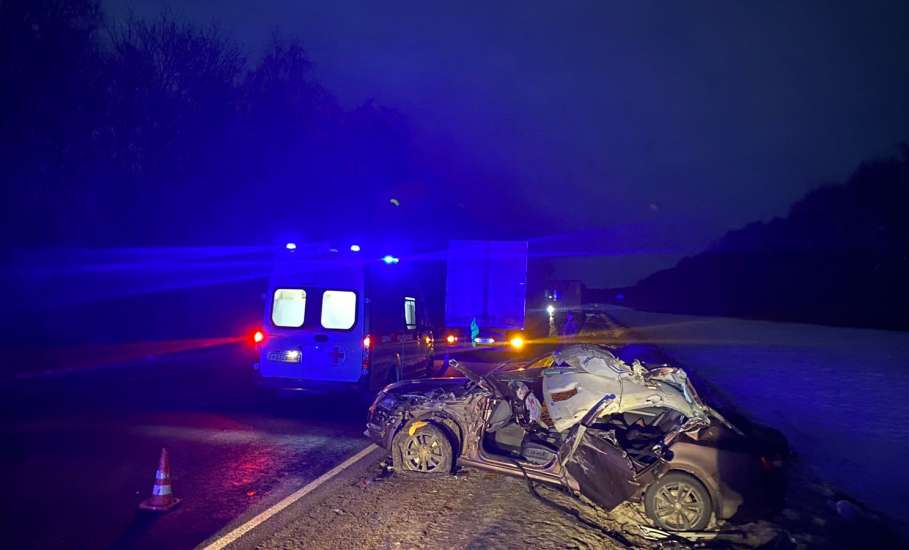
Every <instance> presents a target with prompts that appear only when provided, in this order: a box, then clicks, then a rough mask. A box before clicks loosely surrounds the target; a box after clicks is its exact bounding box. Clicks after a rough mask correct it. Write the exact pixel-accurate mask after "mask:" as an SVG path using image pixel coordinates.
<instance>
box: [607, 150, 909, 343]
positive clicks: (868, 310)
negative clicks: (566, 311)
mask: <svg viewBox="0 0 909 550" xmlns="http://www.w3.org/2000/svg"><path fill="white" fill-rule="evenodd" d="M907 206H909V147H907V145H905V144H903V145H902V146H901V148H900V154H899V156H898V157H893V158H885V159H879V160H874V161H870V162H866V163H864V164H862V165H861V166H860V167H859V168H858V169H857V170H856V171H855V173H853V174H852V176H851V177H850V178H849V180H848V181H847V182H846V183H844V184H840V185H828V186H824V187H821V188H819V189H816V190H814V191H811V192H810V193H808V194H807V195H806V196H805V197H804V198H802V199H801V200H799V201H798V202H796V203H795V204H794V205H793V206H792V208H791V210H790V212H789V215H788V216H786V217H785V218H776V219H774V220H772V221H770V222H767V223H764V222H755V223H751V224H749V225H747V226H745V227H743V228H741V229H738V230H735V231H730V232H729V233H727V234H726V235H724V236H723V237H722V238H721V239H720V240H718V241H716V242H715V243H714V244H713V245H711V246H710V247H709V248H708V249H707V250H705V251H704V252H701V253H700V254H697V255H694V256H691V257H688V258H685V259H683V260H682V261H680V262H679V263H678V265H676V266H675V267H673V268H671V269H666V270H663V271H659V272H657V273H654V274H653V275H650V276H649V277H646V278H645V279H643V280H641V281H640V282H639V283H638V284H637V285H635V286H634V287H631V288H628V289H623V290H622V291H620V292H619V293H620V294H622V295H624V300H623V302H624V303H626V304H628V305H631V306H635V307H640V308H644V309H651V310H656V311H665V312H678V313H694V314H705V315H725V316H736V317H750V318H761V319H774V320H787V321H801V322H811V323H822V324H832V325H845V326H861V327H878V328H888V329H903V330H905V329H909V314H907V311H909V216H907V215H906V208H907ZM611 294H612V295H615V294H616V293H615V292H613V293H611Z"/></svg>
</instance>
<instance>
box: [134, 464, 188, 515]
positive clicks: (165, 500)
mask: <svg viewBox="0 0 909 550" xmlns="http://www.w3.org/2000/svg"><path fill="white" fill-rule="evenodd" d="M177 504H180V499H179V498H177V497H175V496H174V490H173V487H171V485H170V458H169V457H168V455H167V449H161V458H160V460H158V470H157V471H156V472H155V485H154V487H152V496H150V497H149V498H147V499H145V500H143V501H142V503H141V504H139V509H140V510H149V511H152V512H167V511H168V510H170V509H171V508H173V507H174V506H176V505H177Z"/></svg>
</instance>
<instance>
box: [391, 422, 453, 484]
mask: <svg viewBox="0 0 909 550" xmlns="http://www.w3.org/2000/svg"><path fill="white" fill-rule="evenodd" d="M391 448H392V464H393V466H394V470H395V472H397V473H399V474H402V475H405V476H415V477H425V476H442V475H448V474H450V473H451V468H452V464H453V463H454V455H453V453H452V446H451V441H450V440H449V439H448V434H446V433H445V430H444V429H442V428H441V427H439V426H438V425H436V424H433V423H432V422H425V421H413V422H409V423H408V424H406V425H405V426H404V427H403V428H402V429H401V431H399V432H398V433H397V435H395V437H394V440H393V441H392V444H391Z"/></svg>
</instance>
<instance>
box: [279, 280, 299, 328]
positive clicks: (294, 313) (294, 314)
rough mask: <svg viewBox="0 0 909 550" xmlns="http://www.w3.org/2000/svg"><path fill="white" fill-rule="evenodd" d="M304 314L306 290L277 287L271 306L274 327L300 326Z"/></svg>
mask: <svg viewBox="0 0 909 550" xmlns="http://www.w3.org/2000/svg"><path fill="white" fill-rule="evenodd" d="M305 315H306V291H305V290H301V289H297V288H279V289H277V290H275V298H274V302H273V303H272V307H271V322H272V323H274V324H275V326H276V327H293V328H297V327H302V326H303V318H304V316H305Z"/></svg>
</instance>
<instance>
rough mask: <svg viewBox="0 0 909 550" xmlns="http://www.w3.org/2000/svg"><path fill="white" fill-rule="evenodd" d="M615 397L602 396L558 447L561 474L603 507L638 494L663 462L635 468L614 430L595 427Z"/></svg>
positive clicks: (607, 508) (608, 507) (658, 471)
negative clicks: (644, 467) (640, 468)
mask: <svg viewBox="0 0 909 550" xmlns="http://www.w3.org/2000/svg"><path fill="white" fill-rule="evenodd" d="M615 398H616V396H615V395H612V394H608V395H606V396H605V397H603V399H601V400H600V401H599V402H598V403H597V404H596V405H595V406H594V407H593V408H591V409H590V411H588V413H587V414H586V415H584V418H583V419H581V421H580V422H579V423H578V424H577V425H575V426H574V427H573V428H572V429H571V431H570V433H569V435H568V437H567V438H566V439H565V442H564V443H563V444H562V447H561V448H560V449H559V460H560V461H561V463H562V470H563V472H564V475H567V476H570V477H571V478H573V480H574V481H575V482H576V483H577V486H578V488H579V489H580V492H581V494H582V495H584V496H585V497H587V498H589V499H590V500H592V501H593V502H595V503H597V504H598V505H600V506H602V507H603V508H605V509H606V510H612V509H613V508H615V507H616V506H618V505H619V504H621V503H622V502H624V501H626V500H628V499H629V498H631V497H633V496H635V495H636V494H638V493H639V492H640V491H641V490H642V488H644V487H646V484H647V483H649V482H650V481H652V480H653V479H655V478H656V476H657V475H658V474H659V473H660V468H663V467H664V464H665V463H663V462H662V461H656V462H655V463H654V464H653V465H652V466H651V467H648V468H646V469H645V470H644V471H639V470H636V469H635V466H634V464H633V463H632V461H631V459H630V458H629V457H628V453H626V452H625V451H624V450H623V449H622V448H621V447H620V446H619V444H618V442H617V441H616V438H615V433H614V431H613V430H609V429H600V428H597V427H594V423H595V422H596V420H597V418H598V417H599V415H600V412H602V411H603V409H604V408H606V406H608V405H609V404H610V402H611V401H612V400H614V399H615ZM570 485H571V484H569V486H570Z"/></svg>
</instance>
